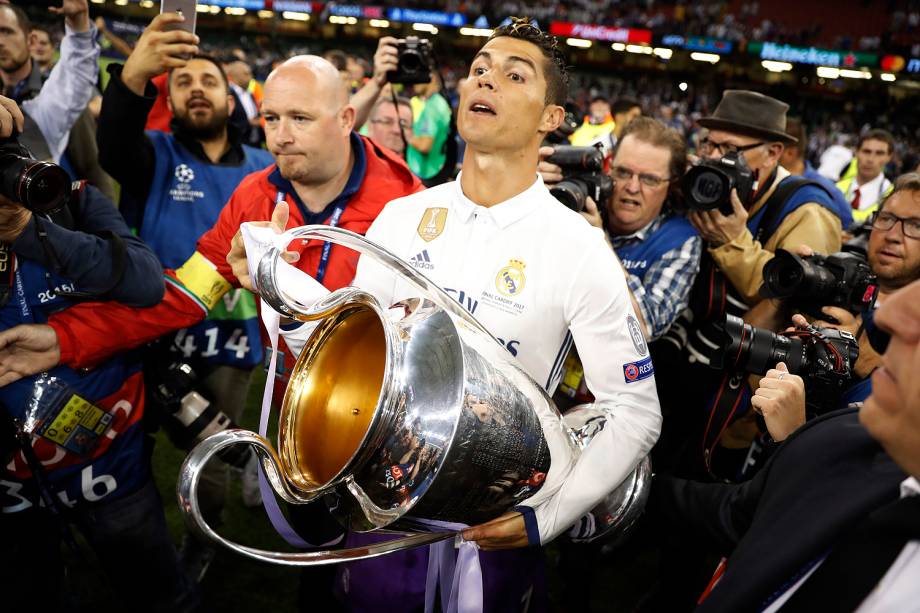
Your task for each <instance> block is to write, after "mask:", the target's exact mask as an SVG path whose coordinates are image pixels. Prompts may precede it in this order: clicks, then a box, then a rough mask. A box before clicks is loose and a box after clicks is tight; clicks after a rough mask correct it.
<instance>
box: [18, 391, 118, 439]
mask: <svg viewBox="0 0 920 613" xmlns="http://www.w3.org/2000/svg"><path fill="white" fill-rule="evenodd" d="M111 423H112V414H111V413H109V412H107V411H105V410H104V409H101V408H99V407H97V406H96V405H94V404H93V403H91V402H90V401H88V400H86V399H85V398H83V397H81V396H79V395H78V394H76V393H75V392H74V390H73V388H71V387H70V386H69V385H67V384H66V383H64V382H63V381H61V380H60V379H58V378H57V377H50V376H44V377H41V378H39V379H38V380H37V381H36V382H35V385H34V386H33V389H32V397H31V398H30V399H29V406H28V407H27V411H26V419H25V423H24V426H23V428H24V430H25V431H26V432H27V433H29V434H34V435H36V436H39V437H41V438H44V439H47V440H49V441H51V442H52V443H54V444H56V445H58V446H60V447H62V448H64V449H65V450H67V451H69V452H71V453H74V454H76V455H78V456H88V455H89V454H91V453H92V452H93V450H94V449H95V448H96V445H97V444H98V443H99V439H100V438H101V437H102V436H103V435H104V434H105V432H106V430H108V429H109V426H110V425H111Z"/></svg>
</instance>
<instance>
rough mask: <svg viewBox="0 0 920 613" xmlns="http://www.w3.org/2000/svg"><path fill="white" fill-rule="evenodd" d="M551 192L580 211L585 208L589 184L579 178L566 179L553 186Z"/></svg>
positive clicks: (571, 207)
mask: <svg viewBox="0 0 920 613" xmlns="http://www.w3.org/2000/svg"><path fill="white" fill-rule="evenodd" d="M549 193H550V194H552V195H553V198H555V199H556V200H558V201H559V202H561V203H562V204H564V205H565V206H567V207H569V208H570V209H572V210H573V211H575V212H576V213H579V212H581V211H583V210H584V208H585V198H586V197H587V195H588V186H587V185H586V184H585V183H584V182H583V181H579V180H578V179H564V180H562V181H560V182H559V183H556V184H555V185H554V186H552V187H551V188H550V190H549Z"/></svg>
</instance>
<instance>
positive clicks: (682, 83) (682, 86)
mask: <svg viewBox="0 0 920 613" xmlns="http://www.w3.org/2000/svg"><path fill="white" fill-rule="evenodd" d="M687 87H689V86H688V85H687V83H686V82H685V81H681V82H680V85H678V86H677V89H679V90H680V91H682V92H685V91H687Z"/></svg>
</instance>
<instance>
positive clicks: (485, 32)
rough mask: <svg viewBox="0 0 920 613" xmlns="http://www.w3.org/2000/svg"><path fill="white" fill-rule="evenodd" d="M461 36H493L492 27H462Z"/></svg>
mask: <svg viewBox="0 0 920 613" xmlns="http://www.w3.org/2000/svg"><path fill="white" fill-rule="evenodd" d="M460 35H461V36H481V37H483V38H488V37H489V36H492V28H467V27H463V28H460Z"/></svg>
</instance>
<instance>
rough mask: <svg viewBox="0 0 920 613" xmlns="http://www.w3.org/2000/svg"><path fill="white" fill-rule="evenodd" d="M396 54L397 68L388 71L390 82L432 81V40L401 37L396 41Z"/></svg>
mask: <svg viewBox="0 0 920 613" xmlns="http://www.w3.org/2000/svg"><path fill="white" fill-rule="evenodd" d="M396 55H397V57H398V64H397V65H396V70H391V71H390V72H388V73H387V80H388V81H389V82H390V83H402V84H403V85H415V84H419V83H428V82H430V81H431V42H430V41H429V40H428V39H427V38H419V37H418V36H407V37H405V38H400V39H399V40H397V41H396Z"/></svg>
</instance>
